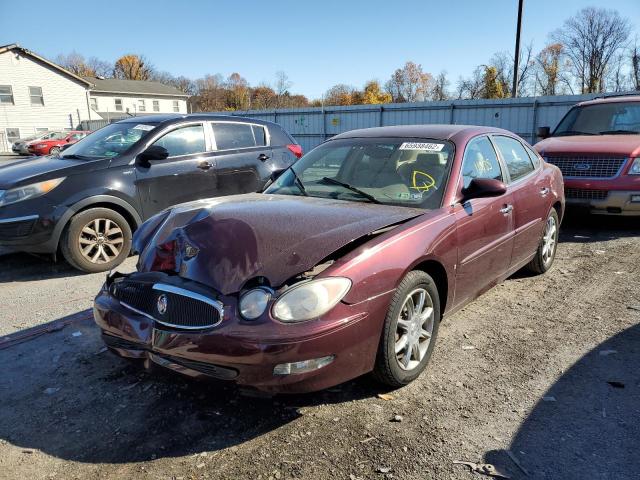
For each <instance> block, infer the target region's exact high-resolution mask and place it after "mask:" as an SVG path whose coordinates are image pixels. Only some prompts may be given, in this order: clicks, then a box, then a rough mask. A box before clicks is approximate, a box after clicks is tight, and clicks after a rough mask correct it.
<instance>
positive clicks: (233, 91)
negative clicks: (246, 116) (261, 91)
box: [225, 73, 251, 110]
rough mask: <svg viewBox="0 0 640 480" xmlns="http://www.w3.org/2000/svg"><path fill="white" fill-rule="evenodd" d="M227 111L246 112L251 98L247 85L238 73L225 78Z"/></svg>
mask: <svg viewBox="0 0 640 480" xmlns="http://www.w3.org/2000/svg"><path fill="white" fill-rule="evenodd" d="M225 83H226V88H227V104H226V107H225V108H226V109H227V110H248V109H249V108H250V102H251V96H250V90H249V83H248V82H247V80H246V79H245V78H244V77H243V76H241V75H240V74H239V73H232V74H231V75H229V77H228V78H227V81H226V82H225Z"/></svg>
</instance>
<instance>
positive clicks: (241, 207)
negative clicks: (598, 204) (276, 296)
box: [134, 193, 424, 295]
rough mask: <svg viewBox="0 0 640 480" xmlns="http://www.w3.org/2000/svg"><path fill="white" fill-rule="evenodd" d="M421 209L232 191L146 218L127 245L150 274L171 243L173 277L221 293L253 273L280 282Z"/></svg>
mask: <svg viewBox="0 0 640 480" xmlns="http://www.w3.org/2000/svg"><path fill="white" fill-rule="evenodd" d="M423 213H424V210H421V209H413V208H406V207H394V206H388V205H377V204H372V203H363V202H348V201H343V200H332V199H321V198H313V197H297V196H290V195H267V194H255V193H252V194H247V195H235V196H230V197H221V198H216V199H209V200H200V201H197V202H191V203H187V204H183V205H179V206H176V207H174V208H172V209H170V210H167V211H164V212H162V213H160V214H158V215H156V216H155V217H152V218H151V219H149V220H148V221H147V222H145V224H144V225H142V226H141V227H140V229H138V231H137V232H136V235H135V237H134V249H135V250H136V251H138V252H141V253H140V260H139V264H138V269H139V271H151V270H153V269H155V268H157V267H154V264H155V265H157V264H158V262H159V260H160V259H161V258H162V256H163V255H166V252H167V250H166V248H165V247H162V245H167V244H171V243H172V242H174V241H175V243H174V244H173V245H175V249H174V251H173V254H172V255H173V256H174V257H175V259H176V262H175V264H176V266H175V269H176V271H178V272H179V273H180V276H181V277H183V278H187V279H190V280H194V281H197V282H200V283H203V284H205V285H209V286H210V287H212V288H213V289H215V290H216V291H218V292H220V293H222V294H225V295H227V294H230V293H235V292H238V291H239V290H240V289H241V288H242V286H243V285H244V284H245V283H246V282H247V281H248V280H250V279H252V278H254V277H258V276H261V277H265V278H267V279H268V280H269V283H270V284H271V285H272V286H274V287H277V286H280V285H282V284H283V283H284V282H285V281H286V280H287V279H289V278H291V277H293V276H295V275H297V274H299V273H302V272H305V271H307V270H310V269H311V268H313V267H314V266H315V265H316V264H317V263H318V262H319V261H320V260H322V259H323V258H325V257H326V256H328V255H329V254H331V253H333V252H335V251H336V250H338V249H339V248H341V247H343V246H345V245H347V244H348V243H349V242H351V241H353V240H356V239H358V238H360V237H362V236H364V235H367V234H369V233H371V232H373V231H375V230H378V229H380V228H383V227H386V226H389V225H392V224H395V223H400V222H403V221H406V220H409V219H411V218H415V217H417V216H419V215H422V214H423ZM187 246H191V247H195V248H197V249H198V251H197V255H195V256H194V257H192V258H185V250H186V249H187ZM163 248H164V251H163ZM191 253H193V251H192V252H191Z"/></svg>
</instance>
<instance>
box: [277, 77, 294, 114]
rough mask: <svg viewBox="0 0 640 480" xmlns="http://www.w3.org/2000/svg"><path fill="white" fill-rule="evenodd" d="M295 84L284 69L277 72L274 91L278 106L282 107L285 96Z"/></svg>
mask: <svg viewBox="0 0 640 480" xmlns="http://www.w3.org/2000/svg"><path fill="white" fill-rule="evenodd" d="M292 86H293V82H291V81H290V80H289V76H288V75H287V74H286V73H285V72H283V71H282V70H280V71H278V72H276V84H275V88H274V91H275V93H276V108H282V107H284V105H283V100H284V97H285V95H286V94H287V93H289V89H290V88H291V87H292Z"/></svg>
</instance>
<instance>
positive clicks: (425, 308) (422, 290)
mask: <svg viewBox="0 0 640 480" xmlns="http://www.w3.org/2000/svg"><path fill="white" fill-rule="evenodd" d="M439 323H440V297H439V296H438V288H437V287H436V284H435V282H434V281H433V279H432V278H431V277H430V276H429V275H428V274H426V273H425V272H422V271H418V270H415V271H412V272H409V273H408V274H407V275H406V276H405V277H404V279H403V280H402V282H400V285H399V286H398V288H397V289H396V292H395V293H394V295H393V299H392V300H391V305H390V306H389V310H388V312H387V318H386V319H385V322H384V327H383V331H382V336H381V338H380V345H379V347H378V355H377V357H376V364H375V367H374V370H373V375H374V377H375V378H376V379H377V380H379V381H380V382H382V383H384V384H386V385H389V386H392V387H401V386H403V385H407V384H408V383H410V382H412V381H413V380H415V379H416V378H417V377H418V376H419V375H420V374H421V373H422V371H423V370H424V369H425V368H426V366H427V364H428V363H429V359H430V358H431V354H432V352H433V348H434V345H435V342H436V338H437V336H438V325H439Z"/></svg>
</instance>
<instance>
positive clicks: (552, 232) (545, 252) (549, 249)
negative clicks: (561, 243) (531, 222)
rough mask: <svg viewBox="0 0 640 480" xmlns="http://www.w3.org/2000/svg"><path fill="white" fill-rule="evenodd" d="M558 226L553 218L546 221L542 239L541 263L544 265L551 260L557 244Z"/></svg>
mask: <svg viewBox="0 0 640 480" xmlns="http://www.w3.org/2000/svg"><path fill="white" fill-rule="evenodd" d="M557 233H558V225H557V223H556V219H555V217H554V216H550V217H549V218H548V219H547V224H546V225H545V228H544V235H543V237H542V261H543V263H544V264H545V265H547V264H549V262H550V261H551V260H553V255H554V254H555V250H556V244H557V238H556V237H557Z"/></svg>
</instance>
